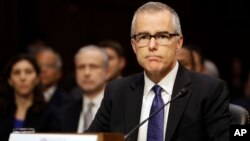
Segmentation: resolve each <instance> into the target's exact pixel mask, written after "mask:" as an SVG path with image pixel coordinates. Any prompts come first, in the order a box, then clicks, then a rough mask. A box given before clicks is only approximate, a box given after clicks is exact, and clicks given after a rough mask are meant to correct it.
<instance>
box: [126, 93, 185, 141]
mask: <svg viewBox="0 0 250 141" xmlns="http://www.w3.org/2000/svg"><path fill="white" fill-rule="evenodd" d="M188 91H189V90H188V89H187V88H182V89H181V90H180V92H179V93H178V94H177V95H176V96H175V97H174V98H172V99H170V100H169V101H168V102H167V103H165V104H164V105H163V106H162V107H161V108H159V109H158V110H157V111H155V112H154V113H152V114H151V115H149V117H148V118H146V119H145V120H143V121H142V122H141V123H139V124H138V125H137V126H135V127H134V128H133V129H132V130H131V131H130V132H129V133H127V134H126V135H125V136H124V140H125V141H128V139H129V137H130V136H131V135H132V134H133V133H134V132H135V130H137V129H138V128H139V127H141V126H142V125H143V124H144V123H145V122H147V121H148V120H149V119H151V118H152V117H153V116H155V115H156V114H157V113H158V112H159V111H161V110H162V109H163V108H164V107H165V106H166V105H168V104H169V103H170V102H172V101H174V100H175V99H177V98H179V97H183V96H185V95H186V94H187V93H188Z"/></svg>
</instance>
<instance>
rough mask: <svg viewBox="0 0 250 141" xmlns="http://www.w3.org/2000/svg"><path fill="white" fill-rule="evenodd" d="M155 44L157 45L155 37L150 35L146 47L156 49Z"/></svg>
mask: <svg viewBox="0 0 250 141" xmlns="http://www.w3.org/2000/svg"><path fill="white" fill-rule="evenodd" d="M156 46H157V42H156V39H155V38H154V37H151V38H150V39H149V44H148V47H149V49H150V50H152V49H156Z"/></svg>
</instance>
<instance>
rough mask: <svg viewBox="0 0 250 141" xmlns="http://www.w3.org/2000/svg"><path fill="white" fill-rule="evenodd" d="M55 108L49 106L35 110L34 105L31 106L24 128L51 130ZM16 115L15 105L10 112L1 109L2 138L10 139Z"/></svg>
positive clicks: (2, 140) (40, 130) (5, 140)
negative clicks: (3, 111)
mask: <svg viewBox="0 0 250 141" xmlns="http://www.w3.org/2000/svg"><path fill="white" fill-rule="evenodd" d="M52 113H53V110H52V109H49V108H48V107H47V106H45V107H43V108H41V109H40V110H39V111H35V110H34V109H33V107H31V108H29V110H28V111H27V113H26V118H25V121H24V128H34V129H35V132H50V131H51V126H50V125H51V116H52ZM14 115H15V107H14V106H12V107H11V108H10V109H9V110H8V113H6V114H4V113H2V112H1V111H0V140H1V141H8V138H9V135H10V133H11V132H12V129H13V120H14Z"/></svg>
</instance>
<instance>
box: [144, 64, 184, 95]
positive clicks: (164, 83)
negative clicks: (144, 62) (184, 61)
mask: <svg viewBox="0 0 250 141" xmlns="http://www.w3.org/2000/svg"><path fill="white" fill-rule="evenodd" d="M178 68H179V63H178V62H176V64H175V66H174V68H173V69H172V70H171V71H170V72H169V73H168V74H167V75H166V76H165V77H164V78H163V79H162V80H161V81H160V82H159V83H158V85H159V86H161V87H162V88H163V90H164V91H166V92H167V93H168V94H170V95H172V91H173V86H174V82H175V78H176V75H177V71H178ZM144 80H145V88H144V91H146V93H144V94H146V95H148V94H149V92H150V91H151V89H152V87H153V86H154V85H155V83H154V82H153V81H152V80H150V79H149V78H148V76H147V75H146V73H145V72H144Z"/></svg>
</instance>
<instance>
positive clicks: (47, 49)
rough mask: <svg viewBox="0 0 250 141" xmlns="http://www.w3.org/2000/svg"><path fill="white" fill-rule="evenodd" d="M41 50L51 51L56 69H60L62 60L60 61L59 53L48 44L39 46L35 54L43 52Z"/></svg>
mask: <svg viewBox="0 0 250 141" xmlns="http://www.w3.org/2000/svg"><path fill="white" fill-rule="evenodd" d="M43 52H51V53H53V54H54V55H55V58H56V64H55V65H56V66H55V67H56V68H57V69H59V70H60V69H62V65H63V62H62V58H61V56H60V54H59V53H57V52H56V51H55V50H53V49H52V48H51V47H48V46H45V47H43V48H41V49H40V50H38V52H37V53H36V55H39V54H40V53H43Z"/></svg>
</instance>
